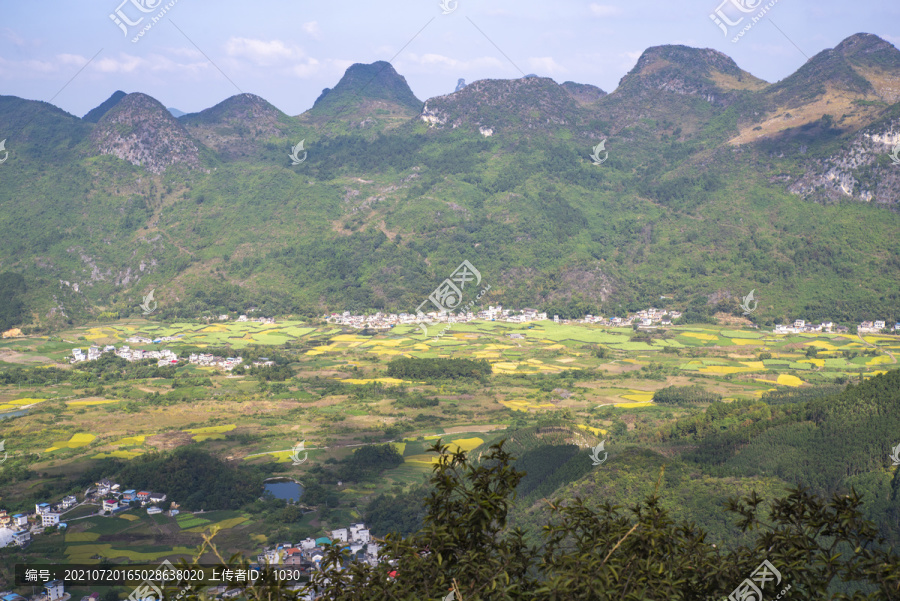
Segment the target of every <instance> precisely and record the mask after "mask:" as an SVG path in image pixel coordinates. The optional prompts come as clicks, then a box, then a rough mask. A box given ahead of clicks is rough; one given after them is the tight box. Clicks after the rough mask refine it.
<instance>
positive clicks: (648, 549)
mask: <svg viewBox="0 0 900 601" xmlns="http://www.w3.org/2000/svg"><path fill="white" fill-rule="evenodd" d="M433 450H435V451H436V452H439V453H441V454H442V455H443V460H442V461H441V462H439V463H438V464H437V467H436V468H435V471H434V474H433V475H432V477H431V485H432V487H433V488H432V490H431V492H430V494H429V495H428V496H427V497H426V499H425V504H424V508H425V515H424V518H423V525H422V527H421V528H420V529H419V530H418V531H416V532H414V533H412V534H411V535H409V536H407V537H404V538H400V537H391V538H390V539H388V540H387V541H386V542H385V544H384V545H383V546H382V549H381V554H382V557H383V558H384V559H385V561H382V562H381V563H379V564H377V565H369V564H368V563H365V562H352V563H348V554H349V549H347V548H346V546H342V545H333V546H330V547H329V548H328V549H327V550H326V552H325V557H324V558H323V560H322V562H321V570H320V571H316V572H315V573H314V574H313V575H312V582H311V586H312V588H315V593H316V596H317V598H319V599H323V600H326V601H362V600H365V599H433V598H442V597H444V596H447V595H446V593H447V592H448V591H450V590H453V591H454V592H456V593H458V596H459V598H461V599H466V600H467V601H510V600H513V599H516V600H520V601H521V600H532V599H533V600H535V601H537V600H539V599H541V600H543V599H567V600H569V599H571V600H584V601H587V600H593V599H597V600H605V599H621V600H623V601H638V600H645V599H721V598H725V597H727V596H728V595H730V594H732V593H735V591H736V589H738V587H739V586H740V585H741V584H742V583H744V582H745V581H746V579H748V578H749V577H751V575H753V574H756V575H757V576H758V575H759V571H758V569H759V568H760V566H761V564H762V560H763V559H766V560H767V561H768V562H769V563H770V564H771V565H772V566H773V567H774V568H775V569H776V570H778V571H779V573H780V574H781V575H782V579H781V580H780V581H776V580H775V579H774V578H771V576H772V573H771V571H769V572H768V574H769V576H770V578H769V579H768V580H767V581H766V582H761V581H760V580H759V579H758V578H757V580H756V581H755V583H761V584H762V587H763V590H764V591H765V592H764V596H765V597H766V598H775V597H776V596H779V591H781V590H785V589H787V591H788V592H789V593H790V596H789V598H791V599H793V598H797V599H832V600H834V601H837V600H840V599H850V598H851V597H850V595H853V596H852V598H853V599H860V600H862V599H867V600H872V601H874V600H875V599H892V598H895V597H896V594H895V593H896V591H897V590H898V589H900V556H898V555H897V554H896V553H894V552H893V550H891V549H886V548H884V547H883V546H882V540H881V539H880V537H879V536H878V533H877V531H876V530H875V529H874V528H873V527H872V526H871V524H869V523H868V522H867V521H866V520H865V519H864V518H863V517H862V515H861V512H860V510H859V509H860V507H861V505H862V500H861V499H860V497H859V495H858V494H856V493H855V492H851V493H850V494H848V495H846V496H840V497H834V498H832V499H831V500H830V501H829V500H826V499H821V498H819V497H817V496H816V495H814V494H811V493H810V492H809V491H808V490H804V489H801V488H796V489H793V490H791V491H789V492H788V493H787V494H785V495H783V496H781V497H778V498H775V499H773V500H771V502H769V503H764V499H762V498H760V497H759V496H758V495H756V494H755V493H752V494H751V495H749V496H745V497H734V498H731V499H729V500H728V502H727V505H726V509H727V510H728V511H729V512H731V513H732V514H733V515H734V516H735V518H736V519H735V521H736V522H737V525H738V526H739V527H740V529H741V531H743V532H744V533H747V538H748V542H745V543H741V544H739V545H736V546H735V548H734V549H730V550H724V549H719V548H717V547H716V545H715V544H713V541H712V540H711V537H710V536H709V534H708V533H707V532H706V531H705V530H703V529H702V528H701V527H699V526H697V525H696V524H693V523H677V522H676V521H675V520H674V519H673V518H672V517H671V516H670V514H669V512H668V511H667V510H666V509H664V508H663V506H662V503H661V499H660V498H659V497H657V496H656V495H649V496H646V497H643V498H642V500H641V502H639V503H637V504H635V506H633V507H631V508H630V509H623V508H622V507H620V506H616V505H613V504H612V503H610V502H608V501H606V502H602V501H601V502H598V501H597V500H595V499H590V500H583V499H580V498H576V499H567V500H566V501H565V502H562V501H556V502H551V503H550V504H549V506H550V509H551V512H550V516H549V517H548V518H547V519H546V521H545V524H544V528H542V530H541V540H538V541H535V542H531V541H529V540H528V539H527V538H526V537H525V536H524V533H523V532H522V530H521V529H519V528H510V527H508V518H509V511H510V509H511V507H512V504H513V498H514V496H515V493H516V490H517V488H518V486H519V484H520V483H521V482H522V479H523V477H524V474H523V473H522V472H521V471H519V470H517V469H515V468H514V467H513V465H512V463H513V458H512V457H511V456H510V455H509V453H507V452H506V451H505V450H504V449H503V446H502V443H501V444H500V445H494V446H492V447H491V448H490V450H489V451H488V453H487V456H486V457H485V461H482V462H474V461H472V460H471V459H470V458H469V457H467V456H466V455H465V454H460V453H449V452H448V451H447V448H446V447H444V448H441V447H439V446H438V445H436V446H435V448H434V449H433ZM386 502H388V501H387V500H386V501H385V502H383V503H382V504H381V505H382V506H383V505H384V504H385V503H386ZM842 550H846V551H847V552H842ZM237 557H238V556H236V558H235V559H234V560H233V562H234V563H235V564H237V563H238V562H239V561H240V560H239V559H238V558H237ZM243 563H244V564H246V563H249V562H248V561H246V560H244V562H243ZM389 572H391V574H390V576H389ZM251 587H252V588H251ZM788 587H789V588H788ZM244 588H245V590H244V591H241V592H242V593H244V594H246V596H247V597H248V598H249V599H252V600H254V601H262V600H268V601H282V600H286V599H290V600H292V601H293V600H295V599H298V598H299V597H300V595H301V594H302V593H303V592H306V591H303V592H291V591H288V590H286V589H285V588H284V587H283V586H281V585H280V583H278V582H276V581H275V579H274V577H267V576H263V577H262V578H261V579H260V580H257V581H255V582H254V583H252V585H251V584H248V585H246V586H245V587H244ZM745 590H746V589H745ZM836 591H847V592H848V593H849V594H843V593H839V592H836ZM854 593H855V594H854ZM732 596H735V595H732Z"/></svg>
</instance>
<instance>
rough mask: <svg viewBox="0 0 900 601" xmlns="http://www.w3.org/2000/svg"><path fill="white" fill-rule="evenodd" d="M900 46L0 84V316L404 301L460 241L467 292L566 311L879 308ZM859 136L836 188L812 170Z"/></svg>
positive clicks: (889, 249) (895, 217)
mask: <svg viewBox="0 0 900 601" xmlns="http://www.w3.org/2000/svg"><path fill="white" fill-rule="evenodd" d="M898 57H900V52H898V51H897V50H896V49H895V48H893V47H892V46H891V45H890V44H888V43H886V42H884V41H883V40H880V39H879V38H877V37H876V36H871V35H866V34H859V35H856V36H852V37H851V38H848V39H847V40H845V41H844V42H843V43H842V44H841V45H839V46H838V47H837V48H835V49H832V50H828V51H823V52H822V53H820V54H818V55H816V56H815V57H813V58H812V59H811V60H810V62H809V63H808V64H806V65H804V66H803V67H801V68H800V69H799V70H798V71H797V72H796V73H795V74H794V75H792V76H790V77H788V78H786V79H785V80H783V81H781V82H778V83H777V84H773V85H767V84H765V82H762V81H760V80H758V79H757V78H755V77H753V76H752V75H751V74H749V73H746V72H744V71H742V70H741V69H740V68H738V66H737V65H736V64H734V62H733V61H731V60H730V59H728V57H726V56H724V55H722V54H720V53H714V52H711V51H704V50H699V49H692V48H686V47H683V46H662V47H655V48H651V49H648V50H647V51H646V52H645V53H644V55H643V56H642V57H641V59H640V60H639V61H638V64H637V65H636V66H635V68H634V69H633V70H632V71H631V72H629V73H628V74H627V75H626V76H625V77H624V78H623V79H622V82H621V85H620V86H619V88H618V89H617V90H615V91H614V92H613V93H611V94H608V95H602V93H600V92H599V90H597V93H595V94H590V93H587V92H584V90H583V89H581V88H579V87H578V86H577V85H576V84H571V85H565V86H560V85H557V84H556V83H555V82H553V81H552V80H549V79H547V78H539V77H529V78H523V79H517V80H484V81H481V82H476V83H473V84H471V85H469V86H466V87H465V88H464V89H463V90H461V91H459V92H457V93H455V94H451V95H448V96H442V97H439V98H434V99H430V100H429V101H428V103H426V104H427V105H426V106H423V103H422V102H421V101H420V100H418V99H416V98H415V96H414V95H413V94H412V92H411V91H410V90H409V88H408V86H407V85H406V82H405V81H404V80H403V78H402V77H401V76H400V75H399V74H397V73H396V72H395V71H394V70H393V68H392V67H391V66H390V65H388V64H387V63H375V64H372V65H361V64H358V65H354V66H352V67H351V68H349V69H348V70H347V72H346V74H345V76H344V78H343V79H342V80H341V81H340V82H339V83H338V84H337V85H336V86H335V87H334V88H333V89H330V90H327V91H325V92H324V93H323V94H322V96H321V97H320V98H319V99H318V100H317V101H316V104H315V106H314V107H312V108H311V109H310V110H309V111H308V112H307V113H304V115H302V116H300V117H296V118H295V117H289V116H287V115H285V114H283V113H281V112H280V111H278V110H277V109H276V108H275V107H273V106H271V105H270V104H268V103H267V102H266V101H265V100H263V99H261V98H258V97H255V96H252V95H249V94H242V95H239V96H235V97H232V98H229V99H227V100H224V101H223V102H222V103H220V104H218V105H216V106H215V107H212V108H210V109H207V110H206V111H203V112H201V113H197V114H192V115H184V116H183V117H181V118H180V119H175V118H174V117H172V115H171V114H169V112H168V111H167V110H166V109H165V107H164V106H162V105H161V104H160V103H158V102H157V101H155V100H153V99H152V98H149V97H147V96H144V95H141V94H128V95H125V96H122V95H121V94H116V95H114V96H113V97H112V98H110V99H109V100H108V101H107V102H104V103H103V104H102V105H101V106H99V107H98V108H97V109H96V110H95V111H91V113H89V115H87V116H86V118H85V119H84V120H82V119H78V118H76V117H74V116H72V115H67V114H65V113H64V112H62V111H60V110H58V109H56V108H54V107H51V106H50V105H47V104H45V103H38V102H31V101H25V100H22V99H19V98H13V97H2V98H0V131H4V132H11V133H9V134H8V135H9V139H8V142H7V149H8V150H9V151H10V159H9V160H8V161H7V162H6V163H4V165H3V170H2V172H0V231H2V232H5V233H7V234H9V235H5V236H0V264H2V265H4V269H7V268H8V269H10V270H13V271H15V272H17V273H21V274H22V275H23V276H24V278H25V283H26V284H27V289H26V291H25V293H24V295H23V296H21V300H22V301H23V302H24V307H25V311H24V312H23V311H20V310H18V309H16V310H15V314H17V315H21V316H22V317H20V318H18V319H14V318H13V316H9V317H5V318H4V319H5V321H8V320H9V319H13V323H16V324H21V323H25V322H26V321H27V319H26V317H25V315H28V314H34V315H35V316H36V317H37V318H38V319H37V323H36V324H35V325H34V326H31V327H35V328H44V327H47V326H54V325H60V324H62V323H64V322H66V321H68V320H72V321H73V322H74V321H76V320H77V321H82V320H85V319H88V318H100V317H101V316H103V315H107V316H109V315H115V314H118V315H120V316H123V317H124V316H129V315H133V316H134V315H139V314H140V312H141V310H140V308H139V306H138V305H139V303H140V302H141V299H142V297H143V295H145V294H147V293H148V292H149V291H150V290H151V289H155V292H156V300H157V301H158V302H159V309H158V311H157V312H156V313H155V314H154V315H155V316H157V317H158V318H163V319H167V318H173V317H176V316H181V317H199V316H201V315H204V314H217V313H221V312H225V311H230V312H246V311H247V310H248V309H249V308H250V307H257V308H258V309H259V310H260V312H261V313H263V314H266V315H286V314H294V315H308V316H312V315H321V314H322V313H323V312H324V311H332V310H345V309H349V310H353V311H363V310H367V309H372V310H376V309H390V310H395V311H410V310H412V309H413V308H414V307H416V306H418V305H419V303H421V302H422V299H424V298H426V297H427V295H428V293H430V292H431V291H432V290H433V289H434V287H435V286H437V285H438V284H439V283H440V282H441V281H442V280H443V279H445V278H446V277H448V276H449V274H450V273H451V272H452V270H453V269H454V268H455V267H456V266H457V265H459V263H460V262H461V261H462V260H463V259H468V260H470V261H471V262H472V263H473V264H474V265H475V266H476V267H477V268H478V269H479V270H480V271H481V273H482V275H483V277H484V282H485V284H487V283H490V284H492V289H491V291H490V293H489V294H488V295H487V297H486V298H484V299H482V302H484V303H485V304H497V303H503V304H504V305H507V306H514V307H526V306H531V307H537V308H542V309H545V310H548V311H549V312H550V313H551V314H558V315H560V316H562V317H574V316H581V315H583V314H585V313H593V314H614V313H620V314H621V313H622V312H624V311H626V310H635V309H639V308H645V307H646V306H648V305H653V304H656V305H657V306H659V305H660V304H668V305H670V306H672V307H678V308H685V307H690V309H689V310H688V311H686V313H685V316H684V320H685V321H686V322H694V323H701V322H704V321H709V320H711V319H712V317H711V313H712V312H713V311H722V310H724V311H726V312H730V313H734V314H735V315H740V314H741V310H740V308H739V306H738V305H739V302H740V299H741V297H742V296H744V295H746V294H747V293H748V292H749V291H750V290H755V291H756V298H757V299H759V302H760V304H759V310H758V311H756V312H755V313H754V314H752V315H751V316H750V317H751V319H753V320H754V321H757V322H758V323H760V324H771V323H773V322H774V320H776V319H782V320H783V319H793V318H797V317H803V318H805V319H810V320H822V319H832V320H834V321H836V322H845V323H852V322H859V321H860V320H862V319H876V318H880V319H887V320H897V319H900V297H898V292H897V290H898V283H900V279H898V277H900V276H898V275H897V274H898V273H900V269H898V267H900V246H898V241H897V240H898V238H897V236H896V232H897V231H898V229H900V214H898V213H897V212H896V211H894V210H893V209H895V208H896V204H894V203H895V201H894V200H893V199H896V198H897V191H898V190H900V185H898V182H897V180H896V177H897V176H896V170H895V169H893V167H892V166H891V164H890V161H889V160H888V157H887V151H888V150H889V149H888V148H886V147H882V146H883V145H882V146H879V145H877V144H875V143H874V142H871V139H870V137H871V135H872V134H881V133H883V132H886V131H888V130H889V129H890V128H891V127H894V125H895V124H896V121H897V119H898V118H900V108H898V105H897V104H893V105H891V104H890V103H888V102H887V101H886V100H885V99H886V98H889V97H890V94H892V93H893V92H890V94H889V93H888V91H886V90H885V88H884V85H883V83H882V82H883V81H890V80H891V78H893V77H896V76H897V74H898V73H900V59H898ZM579 90H580V91H579ZM846 98H850V99H852V100H853V101H855V102H852V103H849V104H848V103H844V104H846V108H840V109H839V108H838V105H840V106H843V104H841V102H844V101H843V100H841V99H846ZM98 101H99V99H98ZM828 102H831V103H832V106H835V107H836V108H835V112H837V110H841V111H843V112H842V114H835V115H822V114H821V111H820V109H817V108H816V107H818V106H820V104H825V103H828ZM817 111H818V112H817ZM422 116H425V117H427V118H428V119H430V122H429V123H428V124H426V123H425V122H424V121H422ZM773 124H774V125H773ZM479 127H488V128H491V129H492V130H493V134H492V135H491V136H490V137H485V136H483V135H482V134H481V133H479ZM755 128H759V130H760V131H759V132H758V133H755V132H756V129H755ZM867 136H870V137H867ZM603 139H606V140H607V149H608V150H609V159H608V160H607V161H606V162H604V163H603V164H602V165H594V164H592V162H591V161H590V159H589V155H590V152H591V149H592V147H594V146H595V145H596V144H597V143H598V142H599V141H600V140H603ZM300 140H305V143H306V149H307V150H308V158H307V159H306V160H305V161H304V162H303V163H302V164H300V165H296V166H292V165H291V161H290V160H289V159H288V153H289V151H290V149H291V147H293V146H294V145H296V144H297V143H298V142H299V141H300ZM857 143H858V144H862V145H864V152H861V154H860V156H859V157H858V158H859V161H856V160H854V161H852V162H855V163H856V162H858V163H859V167H858V168H854V169H852V170H849V171H847V172H846V174H844V172H843V171H842V176H843V175H846V176H847V178H852V180H853V182H854V186H853V190H852V195H851V196H850V197H848V196H847V195H846V194H845V193H843V192H841V191H840V190H838V189H837V184H835V183H834V182H828V181H824V182H823V181H819V179H817V178H818V177H819V174H821V173H825V172H828V169H829V166H830V165H831V164H832V162H833V161H832V159H833V157H836V156H843V154H842V153H843V152H844V151H845V150H846V149H847V148H850V147H854V146H855V145H857ZM119 157H129V158H130V159H131V160H133V161H135V164H132V163H129V162H128V161H126V160H124V159H122V158H119ZM137 162H140V165H138V164H136V163H137ZM841 169H843V168H841ZM845 179H846V178H845ZM841 181H844V180H843V179H842V180H841ZM795 191H799V192H798V193H797V194H794V193H793V192H795ZM862 191H872V192H873V193H874V194H876V198H875V199H874V200H873V201H872V202H870V203H860V202H859V200H860V194H861V193H862ZM861 224H865V226H864V227H863V226H862V225H861ZM713 249H714V251H713ZM73 274H75V275H73ZM73 278H74V279H73ZM60 280H62V281H63V283H62V284H61V283H60ZM125 282H128V283H127V284H126V283H125ZM76 284H77V285H78V289H77V290H76V288H75V285H76ZM465 292H466V296H465V297H464V299H463V301H464V302H469V301H471V300H474V294H473V295H472V296H468V294H469V291H468V290H466V291H465ZM660 296H667V297H674V298H667V299H666V300H665V302H664V303H663V302H661V301H660Z"/></svg>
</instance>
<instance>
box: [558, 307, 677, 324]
mask: <svg viewBox="0 0 900 601" xmlns="http://www.w3.org/2000/svg"><path fill="white" fill-rule="evenodd" d="M679 317H681V311H668V310H665V309H657V308H656V307H650V308H649V309H641V310H640V311H638V312H636V313H633V314H631V315H628V316H627V317H603V316H602V315H585V316H584V318H583V319H575V320H571V321H570V320H568V319H563V320H560V319H559V316H558V315H554V316H553V321H555V322H557V323H560V322H561V323H572V322H574V323H593V324H598V325H602V326H611V327H621V326H630V325H633V324H635V323H636V324H637V325H638V326H639V327H642V328H654V327H659V326H670V325H672V322H673V321H674V320H676V319H678V318H679Z"/></svg>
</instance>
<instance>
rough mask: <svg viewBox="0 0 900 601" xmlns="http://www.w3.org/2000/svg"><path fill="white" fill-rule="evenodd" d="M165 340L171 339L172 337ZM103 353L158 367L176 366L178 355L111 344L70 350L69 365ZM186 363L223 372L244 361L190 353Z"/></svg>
mask: <svg viewBox="0 0 900 601" xmlns="http://www.w3.org/2000/svg"><path fill="white" fill-rule="evenodd" d="M167 338H169V339H171V338H172V337H167ZM160 340H161V339H158V340H150V339H148V338H141V337H132V338H129V339H128V340H126V342H131V343H135V342H136V343H152V342H159V341H160ZM104 353H113V354H114V355H116V356H117V357H121V358H122V359H125V360H126V361H143V360H145V359H156V360H157V363H156V364H157V366H158V367H166V366H170V365H177V364H178V363H179V358H178V355H176V354H175V352H174V351H171V350H169V349H163V350H158V351H144V350H141V349H132V348H131V347H129V346H128V345H122V346H121V347H119V348H116V347H115V346H113V345H111V344H110V345H107V346H105V347H103V348H100V347H99V346H91V347H90V348H88V350H87V352H86V353H85V351H84V350H83V349H80V348H74V349H72V358H71V359H70V360H69V361H70V362H71V363H82V362H85V361H96V360H97V359H99V358H100V357H101V356H102V355H103V354H104ZM187 362H188V363H190V364H194V365H199V366H201V367H216V368H219V369H223V370H225V371H231V370H232V369H234V368H235V367H237V366H238V365H241V364H242V363H243V362H244V359H243V358H242V357H218V356H216V355H213V354H211V353H190V354H189V355H188V357H187ZM269 365H275V362H274V361H271V360H269V358H268V357H260V358H259V360H257V361H254V362H253V366H254V367H265V366H269Z"/></svg>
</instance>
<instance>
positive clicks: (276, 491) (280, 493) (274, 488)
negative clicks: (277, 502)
mask: <svg viewBox="0 0 900 601" xmlns="http://www.w3.org/2000/svg"><path fill="white" fill-rule="evenodd" d="M263 488H264V489H265V491H266V492H270V493H272V494H273V495H274V496H275V498H276V499H284V500H285V501H293V502H294V503H296V502H297V501H299V500H300V495H302V494H303V487H302V486H300V485H299V484H297V483H296V482H294V481H293V480H270V481H269V482H266V483H265V486H264V487H263Z"/></svg>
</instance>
